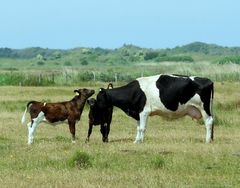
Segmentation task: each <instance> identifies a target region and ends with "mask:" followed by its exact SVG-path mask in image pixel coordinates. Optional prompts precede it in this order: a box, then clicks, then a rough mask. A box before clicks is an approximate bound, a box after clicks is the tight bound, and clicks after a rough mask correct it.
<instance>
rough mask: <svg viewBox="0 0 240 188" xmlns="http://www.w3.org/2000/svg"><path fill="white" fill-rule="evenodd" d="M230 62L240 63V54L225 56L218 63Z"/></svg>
mask: <svg viewBox="0 0 240 188" xmlns="http://www.w3.org/2000/svg"><path fill="white" fill-rule="evenodd" d="M228 63H235V64H240V56H229V57H224V58H222V59H220V60H219V61H218V64H221V65H223V64H228Z"/></svg>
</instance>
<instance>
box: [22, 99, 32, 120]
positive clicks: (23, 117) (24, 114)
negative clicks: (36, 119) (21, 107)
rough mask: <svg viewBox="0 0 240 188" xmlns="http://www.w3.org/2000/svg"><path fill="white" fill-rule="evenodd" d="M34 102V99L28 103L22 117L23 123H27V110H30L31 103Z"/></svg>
mask: <svg viewBox="0 0 240 188" xmlns="http://www.w3.org/2000/svg"><path fill="white" fill-rule="evenodd" d="M33 102H34V101H30V102H29V103H28V104H27V106H26V109H25V111H24V113H23V115H22V119H21V123H22V124H24V123H25V121H26V113H27V111H28V108H29V105H30V104H32V103H33Z"/></svg>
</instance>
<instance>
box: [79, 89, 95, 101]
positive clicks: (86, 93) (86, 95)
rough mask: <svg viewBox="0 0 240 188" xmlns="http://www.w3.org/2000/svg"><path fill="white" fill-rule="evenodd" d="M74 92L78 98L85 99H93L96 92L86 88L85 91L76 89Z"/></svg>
mask: <svg viewBox="0 0 240 188" xmlns="http://www.w3.org/2000/svg"><path fill="white" fill-rule="evenodd" d="M74 92H75V93H76V96H78V97H84V98H86V99H87V98H89V97H91V96H92V95H93V94H94V93H95V91H94V90H92V89H86V88H83V89H76V90H74Z"/></svg>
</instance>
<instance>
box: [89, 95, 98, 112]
mask: <svg viewBox="0 0 240 188" xmlns="http://www.w3.org/2000/svg"><path fill="white" fill-rule="evenodd" d="M87 103H88V105H89V106H90V108H91V109H92V108H93V107H94V106H95V105H96V103H97V101H96V99H94V98H91V99H89V100H87Z"/></svg>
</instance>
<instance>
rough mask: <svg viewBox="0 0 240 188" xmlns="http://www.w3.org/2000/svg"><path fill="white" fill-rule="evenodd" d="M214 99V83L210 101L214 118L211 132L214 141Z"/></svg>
mask: <svg viewBox="0 0 240 188" xmlns="http://www.w3.org/2000/svg"><path fill="white" fill-rule="evenodd" d="M213 97H214V84H213V83H212V85H211V99H210V101H211V102H210V113H211V115H212V118H213V123H212V132H211V139H212V140H213V138H214V115H213Z"/></svg>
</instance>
